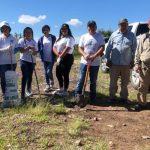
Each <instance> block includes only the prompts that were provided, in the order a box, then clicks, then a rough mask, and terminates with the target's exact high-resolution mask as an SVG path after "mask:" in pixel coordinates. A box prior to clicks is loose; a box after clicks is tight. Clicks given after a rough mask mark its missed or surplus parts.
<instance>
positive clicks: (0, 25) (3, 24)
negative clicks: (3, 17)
mask: <svg viewBox="0 0 150 150" xmlns="http://www.w3.org/2000/svg"><path fill="white" fill-rule="evenodd" d="M3 26H7V27H9V28H10V25H9V23H8V22H6V21H2V22H1V23H0V28H2V27H3Z"/></svg>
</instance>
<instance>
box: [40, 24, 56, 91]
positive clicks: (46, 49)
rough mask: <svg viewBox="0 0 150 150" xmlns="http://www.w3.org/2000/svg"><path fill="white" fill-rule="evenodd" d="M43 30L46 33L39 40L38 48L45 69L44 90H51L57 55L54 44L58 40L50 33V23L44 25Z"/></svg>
mask: <svg viewBox="0 0 150 150" xmlns="http://www.w3.org/2000/svg"><path fill="white" fill-rule="evenodd" d="M42 32H43V34H44V35H43V36H42V37H40V39H39V40H38V50H39V52H40V57H41V61H42V63H43V66H44V71H45V79H46V88H45V89H44V91H45V92H49V91H50V90H51V89H52V87H53V85H54V79H53V65H54V61H55V55H54V53H53V45H54V43H55V41H56V37H55V36H54V35H52V34H50V27H49V26H48V25H44V26H43V27H42Z"/></svg>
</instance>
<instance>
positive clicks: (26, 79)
mask: <svg viewBox="0 0 150 150" xmlns="http://www.w3.org/2000/svg"><path fill="white" fill-rule="evenodd" d="M20 67H21V71H22V84H21V97H25V88H26V84H27V90H28V91H30V90H31V83H32V74H33V70H34V67H35V64H34V63H30V62H27V61H23V60H20Z"/></svg>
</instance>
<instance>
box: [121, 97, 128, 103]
mask: <svg viewBox="0 0 150 150" xmlns="http://www.w3.org/2000/svg"><path fill="white" fill-rule="evenodd" d="M119 103H122V104H127V103H128V100H127V99H125V98H121V99H120V100H119Z"/></svg>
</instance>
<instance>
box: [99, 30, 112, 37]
mask: <svg viewBox="0 0 150 150" xmlns="http://www.w3.org/2000/svg"><path fill="white" fill-rule="evenodd" d="M98 32H101V33H102V35H103V36H104V37H110V36H111V34H112V33H113V31H112V30H104V29H99V30H98Z"/></svg>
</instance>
